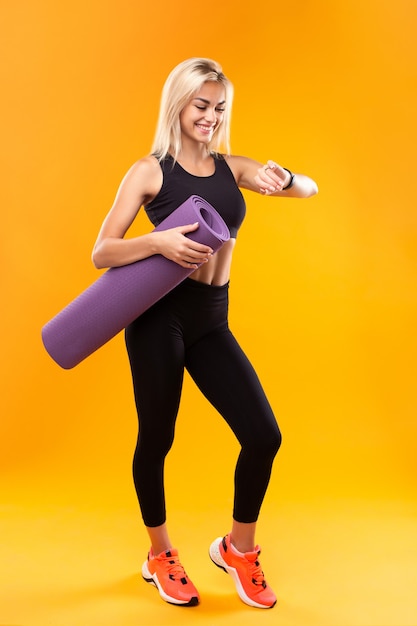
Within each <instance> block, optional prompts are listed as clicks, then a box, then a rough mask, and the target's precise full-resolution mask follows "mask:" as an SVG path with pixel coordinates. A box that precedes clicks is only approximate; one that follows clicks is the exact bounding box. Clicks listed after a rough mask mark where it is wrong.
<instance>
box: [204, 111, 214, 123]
mask: <svg viewBox="0 0 417 626" xmlns="http://www.w3.org/2000/svg"><path fill="white" fill-rule="evenodd" d="M205 118H206V120H207V121H208V122H211V123H213V124H214V123H215V122H216V121H217V116H216V111H215V109H210V108H207V109H206V115H205Z"/></svg>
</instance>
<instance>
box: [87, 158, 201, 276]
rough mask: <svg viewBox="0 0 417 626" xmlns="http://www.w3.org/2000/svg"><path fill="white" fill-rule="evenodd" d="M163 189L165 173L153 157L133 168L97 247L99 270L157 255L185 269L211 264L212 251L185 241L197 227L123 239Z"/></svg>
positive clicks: (95, 255)
mask: <svg viewBox="0 0 417 626" xmlns="http://www.w3.org/2000/svg"><path fill="white" fill-rule="evenodd" d="M161 185H162V171H161V168H160V166H159V163H158V162H157V160H156V159H155V158H154V157H145V158H144V159H141V160H140V161H138V162H137V163H135V164H134V165H133V166H132V167H131V168H130V170H129V171H128V172H127V174H126V176H125V177H124V179H123V180H122V183H121V185H120V187H119V190H118V192H117V195H116V198H115V201H114V204H113V206H112V208H111V209H110V211H109V213H108V214H107V216H106V218H105V220H104V222H103V225H102V227H101V229H100V232H99V235H98V237H97V241H96V243H95V245H94V249H93V253H92V260H93V263H94V265H95V267H96V268H98V269H101V268H106V267H117V266H120V265H128V264H129V263H134V262H135V261H140V260H141V259H145V258H147V257H150V256H152V255H154V254H162V255H163V256H165V257H166V258H168V259H170V260H172V261H174V262H176V263H178V264H179V265H181V266H182V267H186V268H194V267H195V268H197V267H198V265H199V264H201V263H204V262H206V261H207V260H208V258H209V256H210V254H211V253H212V250H211V248H209V247H208V246H205V245H202V244H199V243H195V242H193V241H191V239H188V238H187V237H185V234H186V233H187V232H191V231H193V230H196V229H197V228H198V224H189V225H185V226H180V227H178V228H171V229H169V230H165V231H158V232H151V233H147V234H145V235H141V236H139V237H132V238H130V239H124V236H125V234H126V232H127V231H128V229H129V227H130V226H131V224H132V222H133V220H134V219H135V217H136V215H137V214H138V212H139V209H140V207H141V206H142V205H143V204H146V203H148V202H150V201H151V199H152V198H154V197H155V196H156V195H157V193H158V192H159V190H160V188H161Z"/></svg>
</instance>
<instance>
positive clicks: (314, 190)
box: [306, 180, 319, 198]
mask: <svg viewBox="0 0 417 626" xmlns="http://www.w3.org/2000/svg"><path fill="white" fill-rule="evenodd" d="M318 192H319V188H318V185H317V183H316V182H314V180H312V181H311V185H310V189H309V190H308V192H307V195H306V198H312V197H313V196H315V195H317V194H318Z"/></svg>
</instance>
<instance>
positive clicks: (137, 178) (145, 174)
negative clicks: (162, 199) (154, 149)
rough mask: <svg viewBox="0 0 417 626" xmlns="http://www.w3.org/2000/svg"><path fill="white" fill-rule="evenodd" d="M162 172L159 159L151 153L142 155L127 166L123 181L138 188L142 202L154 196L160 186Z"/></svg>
mask: <svg viewBox="0 0 417 626" xmlns="http://www.w3.org/2000/svg"><path fill="white" fill-rule="evenodd" d="M162 179H163V174H162V170H161V166H160V164H159V161H158V159H157V158H156V157H154V156H153V155H151V154H150V155H147V156H145V157H142V158H141V159H139V160H138V161H136V162H135V163H133V165H132V166H131V167H130V168H129V170H128V171H127V173H126V175H125V177H124V179H123V183H124V184H125V185H128V186H129V187H130V186H133V187H136V188H137V189H138V190H140V193H141V196H142V197H143V198H144V202H147V201H149V198H152V197H154V196H155V195H156V194H157V193H158V191H159V190H160V188H161V186H162Z"/></svg>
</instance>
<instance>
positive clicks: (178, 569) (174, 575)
mask: <svg viewBox="0 0 417 626" xmlns="http://www.w3.org/2000/svg"><path fill="white" fill-rule="evenodd" d="M163 560H164V562H165V563H166V568H167V572H168V576H169V577H170V578H171V580H176V579H178V578H180V579H182V578H187V574H186V573H185V570H184V567H183V566H182V565H181V563H180V562H179V559H178V557H173V556H164V557H163Z"/></svg>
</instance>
